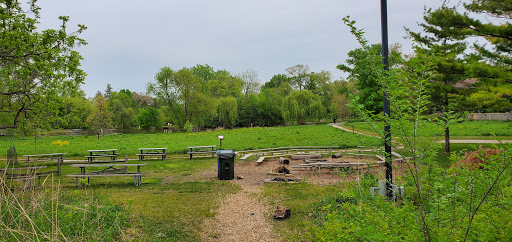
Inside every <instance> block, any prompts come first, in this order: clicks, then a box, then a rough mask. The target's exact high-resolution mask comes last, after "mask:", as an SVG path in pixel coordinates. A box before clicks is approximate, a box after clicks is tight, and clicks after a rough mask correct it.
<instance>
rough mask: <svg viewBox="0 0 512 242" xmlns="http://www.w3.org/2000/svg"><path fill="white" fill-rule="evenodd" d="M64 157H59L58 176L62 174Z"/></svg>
mask: <svg viewBox="0 0 512 242" xmlns="http://www.w3.org/2000/svg"><path fill="white" fill-rule="evenodd" d="M62 160H63V159H62V157H61V158H57V176H60V174H61V171H62V168H61V166H62Z"/></svg>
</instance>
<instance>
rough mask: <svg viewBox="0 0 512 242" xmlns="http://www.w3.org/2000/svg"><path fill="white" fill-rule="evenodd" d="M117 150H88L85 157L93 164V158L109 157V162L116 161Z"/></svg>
mask: <svg viewBox="0 0 512 242" xmlns="http://www.w3.org/2000/svg"><path fill="white" fill-rule="evenodd" d="M116 151H117V149H106V150H88V151H87V153H89V155H88V156H85V157H87V161H88V162H93V161H94V159H95V158H105V157H109V158H110V160H116V158H117V153H116Z"/></svg>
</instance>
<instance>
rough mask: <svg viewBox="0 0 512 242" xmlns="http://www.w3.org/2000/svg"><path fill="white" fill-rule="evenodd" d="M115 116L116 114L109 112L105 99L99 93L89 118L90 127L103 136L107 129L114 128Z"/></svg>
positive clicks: (94, 100)
mask: <svg viewBox="0 0 512 242" xmlns="http://www.w3.org/2000/svg"><path fill="white" fill-rule="evenodd" d="M113 116H114V114H113V113H112V112H111V111H110V110H109V108H108V102H107V101H106V100H105V97H103V95H102V94H101V93H100V92H98V93H97V94H96V96H95V97H94V99H93V109H92V113H91V114H90V115H89V117H87V123H88V125H89V127H90V128H91V129H92V130H94V131H96V132H98V133H99V134H101V135H103V134H104V132H105V129H109V128H112V118H113Z"/></svg>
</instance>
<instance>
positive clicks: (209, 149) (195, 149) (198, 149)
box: [187, 145, 217, 160]
mask: <svg viewBox="0 0 512 242" xmlns="http://www.w3.org/2000/svg"><path fill="white" fill-rule="evenodd" d="M215 147H217V146H216V145H206V146H189V147H187V149H190V151H188V152H187V154H189V155H190V159H191V160H192V155H194V154H212V158H213V157H214V156H215V153H217V151H216V150H215Z"/></svg>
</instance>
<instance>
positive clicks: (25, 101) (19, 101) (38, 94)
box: [0, 0, 86, 129]
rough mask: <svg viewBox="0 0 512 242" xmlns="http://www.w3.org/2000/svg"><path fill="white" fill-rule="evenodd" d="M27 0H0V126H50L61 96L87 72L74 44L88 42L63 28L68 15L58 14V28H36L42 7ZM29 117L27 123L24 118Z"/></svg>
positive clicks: (74, 88)
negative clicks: (0, 119) (23, 0)
mask: <svg viewBox="0 0 512 242" xmlns="http://www.w3.org/2000/svg"><path fill="white" fill-rule="evenodd" d="M35 2H36V1H34V0H32V1H29V3H28V5H25V6H27V8H28V9H24V8H23V6H24V5H22V4H20V2H18V1H5V0H4V1H1V6H0V18H1V19H2V21H1V23H0V36H1V37H0V38H1V39H2V44H1V45H0V76H1V78H0V86H1V87H0V111H1V112H2V113H4V114H3V116H4V117H3V118H4V121H6V122H5V123H3V124H2V125H0V126H1V127H4V128H18V127H19V124H20V122H23V123H24V126H25V127H29V126H32V125H34V124H37V126H38V127H40V128H45V129H49V128H50V127H51V125H50V124H51V123H52V122H54V121H55V119H58V118H59V116H58V110H59V108H60V103H61V98H62V97H63V96H74V95H75V94H76V92H77V91H78V90H79V85H80V84H81V83H83V81H84V78H85V73H84V72H83V71H82V70H81V69H79V68H80V60H81V59H82V57H81V56H80V54H79V53H78V52H76V51H75V50H74V48H75V47H76V46H77V45H84V44H86V43H85V41H84V40H83V39H80V38H78V37H77V34H79V33H81V32H82V31H84V30H85V29H86V28H85V26H83V25H79V26H78V30H77V31H76V32H75V33H68V32H66V27H67V25H66V24H67V22H68V21H69V17H62V16H61V17H59V19H60V20H62V26H61V28H60V29H58V30H54V29H47V30H43V31H38V29H37V25H38V23H39V18H40V14H39V11H40V8H39V7H37V6H36V3H35ZM28 123H30V124H28Z"/></svg>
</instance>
